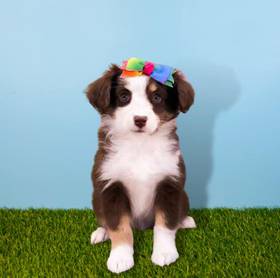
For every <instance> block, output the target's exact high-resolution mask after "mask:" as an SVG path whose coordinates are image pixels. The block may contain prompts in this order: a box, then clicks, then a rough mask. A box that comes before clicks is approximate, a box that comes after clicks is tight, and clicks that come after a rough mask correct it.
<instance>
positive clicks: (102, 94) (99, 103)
mask: <svg viewBox="0 0 280 278" xmlns="http://www.w3.org/2000/svg"><path fill="white" fill-rule="evenodd" d="M121 73H122V70H121V69H120V68H119V67H118V66H117V65H111V67H110V68H109V69H108V70H107V71H106V72H104V74H103V75H102V76H101V77H100V78H99V79H97V80H95V81H94V82H92V83H91V84H89V85H88V87H87V89H86V96H87V98H88V100H89V102H90V104H91V105H92V106H93V107H94V108H96V109H97V110H98V111H99V113H101V114H103V113H105V111H106V109H107V108H108V107H109V106H110V102H111V90H112V87H114V86H115V85H116V82H117V78H118V77H119V76H120V75H121Z"/></svg>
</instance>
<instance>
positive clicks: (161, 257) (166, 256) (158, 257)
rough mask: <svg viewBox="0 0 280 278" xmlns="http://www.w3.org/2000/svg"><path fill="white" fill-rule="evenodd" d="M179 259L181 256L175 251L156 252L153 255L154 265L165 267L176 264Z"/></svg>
mask: <svg viewBox="0 0 280 278" xmlns="http://www.w3.org/2000/svg"><path fill="white" fill-rule="evenodd" d="M178 258H179V254H178V252H177V250H176V248H175V249H173V250H154V251H153V254H152V262H153V263H154V264H157V265H160V266H164V265H169V264H171V263H174V262H175V261H176V260H177V259H178Z"/></svg>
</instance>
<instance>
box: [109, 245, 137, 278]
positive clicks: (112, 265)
mask: <svg viewBox="0 0 280 278" xmlns="http://www.w3.org/2000/svg"><path fill="white" fill-rule="evenodd" d="M133 266H134V259H133V248H132V246H130V245H120V246H118V247H115V248H114V249H112V250H111V253H110V256H109V258H108V261H107V267H108V269H109V270H110V271H112V272H114V273H120V272H123V271H126V270H128V269H130V268H132V267H133Z"/></svg>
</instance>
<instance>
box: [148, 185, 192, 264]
mask: <svg viewBox="0 0 280 278" xmlns="http://www.w3.org/2000/svg"><path fill="white" fill-rule="evenodd" d="M187 210H188V199H187V195H186V193H185V192H184V191H183V188H182V187H181V186H180V184H177V183H176V182H175V181H173V180H172V179H165V180H163V181H162V182H161V183H160V184H159V185H158V188H157V192H156V197H155V226H154V242H153V254H152V262H153V263H154V264H157V265H160V266H164V265H169V264H170V263H173V262H175V261H176V260H177V259H178V257H179V254H178V252H177V248H176V243H175V237H176V232H177V229H178V228H179V226H180V222H181V221H182V217H183V216H184V215H186V213H187Z"/></svg>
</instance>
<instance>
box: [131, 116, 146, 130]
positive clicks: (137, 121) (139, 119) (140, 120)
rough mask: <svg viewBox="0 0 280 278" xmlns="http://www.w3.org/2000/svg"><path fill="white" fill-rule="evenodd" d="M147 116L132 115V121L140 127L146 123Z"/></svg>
mask: <svg viewBox="0 0 280 278" xmlns="http://www.w3.org/2000/svg"><path fill="white" fill-rule="evenodd" d="M146 122H147V117H146V116H134V123H135V125H136V126H138V127H140V128H142V127H144V126H145V125H146Z"/></svg>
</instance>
